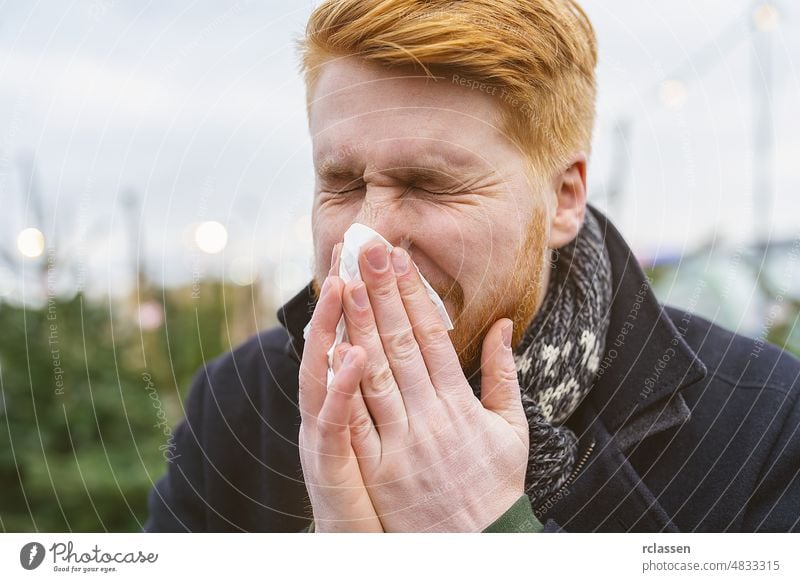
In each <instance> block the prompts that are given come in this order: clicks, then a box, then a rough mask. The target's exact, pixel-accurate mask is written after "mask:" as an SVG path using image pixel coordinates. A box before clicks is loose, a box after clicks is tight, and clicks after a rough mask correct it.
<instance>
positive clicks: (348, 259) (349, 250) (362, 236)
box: [303, 222, 453, 386]
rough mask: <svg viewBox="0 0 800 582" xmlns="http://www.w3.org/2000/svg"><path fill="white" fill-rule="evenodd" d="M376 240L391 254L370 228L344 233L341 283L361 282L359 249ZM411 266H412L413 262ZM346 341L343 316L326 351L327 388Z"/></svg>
mask: <svg viewBox="0 0 800 582" xmlns="http://www.w3.org/2000/svg"><path fill="white" fill-rule="evenodd" d="M376 240H379V241H380V242H382V243H383V244H384V245H386V248H387V250H388V251H389V252H390V253H391V252H392V249H393V248H394V247H393V246H392V245H391V244H389V242H388V241H387V240H386V239H385V238H383V237H382V236H381V235H380V234H378V233H377V232H376V231H374V230H372V229H371V228H370V227H368V226H366V225H364V224H359V223H358V222H356V223H354V224H353V225H352V226H350V228H348V229H347V232H345V233H344V244H343V245H342V249H341V252H340V254H339V277H340V278H341V279H342V281H344V282H345V283H348V282H350V281H361V280H362V279H361V272H360V270H359V268H358V256H359V254H360V252H361V249H362V248H363V247H364V246H365V245H367V244H368V243H371V242H373V241H376ZM412 264H414V263H413V261H412ZM414 267H415V268H416V269H417V272H418V273H419V267H417V266H416V265H414ZM420 279H421V280H422V283H423V284H424V285H425V288H426V289H427V290H428V296H429V297H430V298H431V301H433V304H434V306H435V307H436V310H437V311H438V312H439V316H440V317H441V318H442V322H444V324H445V327H446V328H447V329H448V330H450V329H453V322H452V321H450V316H449V315H448V314H447V310H446V309H445V307H444V303H443V302H442V300H441V298H440V297H439V295H438V294H437V293H436V291H434V290H433V287H431V286H430V284H429V283H428V281H426V280H425V277H423V276H422V273H420ZM310 328H311V322H309V323H308V325H306V327H305V329H304V330H303V337H304V338H307V337H308V330H309V329H310ZM346 341H348V339H347V330H346V329H345V322H344V316H342V318H341V319H340V320H339V324H338V325H337V326H336V339H335V340H334V342H333V345H332V346H331V349H330V350H328V386H330V383H331V380H333V352H334V350H335V349H336V346H338V345H339V344H340V343H342V342H346Z"/></svg>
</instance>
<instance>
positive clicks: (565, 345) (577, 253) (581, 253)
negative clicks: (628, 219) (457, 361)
mask: <svg viewBox="0 0 800 582" xmlns="http://www.w3.org/2000/svg"><path fill="white" fill-rule="evenodd" d="M552 258H553V263H552V266H553V270H552V271H551V275H550V281H549V283H548V287H547V294H546V296H545V298H544V301H543V304H542V306H541V308H540V309H539V311H538V312H537V313H536V315H535V316H534V318H533V320H532V321H531V323H530V325H529V326H528V328H527V329H526V330H525V333H524V335H523V337H522V340H521V341H520V343H519V345H518V346H517V347H516V348H515V350H514V358H515V360H516V363H517V375H518V377H519V383H520V389H521V392H522V404H523V407H524V409H525V415H526V416H527V418H528V425H529V426H530V453H529V458H528V469H527V473H526V478H525V493H526V494H527V495H528V496H529V497H530V499H531V503H532V504H533V507H534V508H536V507H538V506H539V505H541V504H542V503H543V502H545V501H546V500H547V499H548V498H549V497H551V496H552V495H553V494H554V493H555V492H556V491H558V490H559V489H560V488H561V487H562V486H563V485H564V483H565V482H566V481H567V479H568V478H569V477H570V475H571V473H572V471H573V469H574V466H575V462H576V456H577V449H578V439H577V437H576V436H575V433H574V432H573V431H572V430H570V429H569V428H568V427H567V426H565V425H564V424H563V423H564V421H566V420H567V418H569V416H570V415H571V414H572V413H573V412H574V411H575V409H576V408H577V407H578V405H579V404H580V403H581V401H582V400H583V398H584V397H585V396H586V395H587V394H588V393H589V391H590V390H591V388H592V385H593V383H594V379H595V373H596V372H597V369H598V366H599V363H600V358H601V357H602V354H603V353H604V348H605V339H606V332H607V329H608V315H609V310H610V307H611V291H612V279H611V262H610V259H609V257H608V252H607V250H606V247H605V242H604V237H603V232H602V229H601V227H600V225H599V224H598V222H597V220H596V219H595V218H594V216H593V215H592V213H591V212H589V211H587V212H586V218H585V220H584V224H583V227H582V228H581V230H580V231H579V233H578V236H577V237H576V238H575V240H573V241H572V242H571V243H569V244H568V245H566V246H564V247H562V248H561V249H558V250H557V251H553V257H552Z"/></svg>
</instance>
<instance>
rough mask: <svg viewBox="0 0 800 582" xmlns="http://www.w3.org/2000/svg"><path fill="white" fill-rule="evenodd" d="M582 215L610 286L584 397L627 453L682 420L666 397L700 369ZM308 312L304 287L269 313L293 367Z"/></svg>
mask: <svg viewBox="0 0 800 582" xmlns="http://www.w3.org/2000/svg"><path fill="white" fill-rule="evenodd" d="M587 211H588V212H592V213H593V214H594V216H595V217H596V218H597V220H598V222H599V224H600V227H601V229H602V232H603V233H604V239H605V241H606V248H607V249H608V254H609V257H610V259H611V271H612V281H613V287H614V289H613V295H612V296H613V301H612V307H611V313H610V314H609V327H608V335H607V337H606V350H605V354H604V357H603V359H602V360H601V363H600V369H599V371H598V377H597V380H596V382H595V385H594V387H593V388H592V391H591V392H590V396H589V397H590V399H591V400H592V402H593V404H594V408H595V409H596V410H597V411H598V414H599V416H600V418H601V420H602V421H603V424H604V425H605V427H606V428H607V430H608V431H609V432H610V433H611V434H615V435H616V436H617V437H618V440H619V442H620V447H621V448H622V449H627V448H629V447H631V446H633V445H634V444H635V443H636V442H638V441H640V440H641V439H642V438H644V437H645V436H649V435H652V434H655V433H656V432H660V431H662V430H666V429H668V428H670V427H672V426H675V425H676V424H679V423H681V422H684V421H685V420H687V419H688V416H689V411H688V409H687V408H686V405H685V403H684V402H683V399H682V398H670V397H671V396H673V395H675V393H676V391H678V390H680V389H682V388H684V387H686V386H689V385H691V384H694V383H695V382H698V381H699V380H702V379H703V378H704V377H705V375H706V367H705V366H704V365H703V363H702V362H701V361H700V360H699V358H698V357H697V354H695V352H694V351H693V350H692V349H691V348H690V347H689V345H688V344H687V343H686V341H685V340H684V339H683V337H682V335H681V334H680V332H679V331H678V329H677V328H676V326H675V324H674V323H673V322H672V320H671V319H670V317H669V316H668V315H667V313H666V311H665V310H664V308H663V306H662V305H661V304H660V303H659V301H658V299H657V298H656V296H655V294H654V293H653V291H652V289H651V287H650V283H649V281H648V279H647V277H646V276H645V274H644V272H643V271H642V269H641V267H640V266H639V263H638V262H637V260H636V257H635V256H634V254H633V251H632V250H631V248H630V247H629V246H628V244H627V243H626V242H625V240H624V239H623V237H622V235H621V234H620V233H619V231H617V229H616V228H615V227H614V225H613V224H611V222H610V221H609V220H608V218H607V217H606V216H605V215H604V214H603V213H602V212H600V211H599V210H597V209H595V208H594V207H593V206H591V205H588V207H587ZM315 305H316V298H315V297H314V294H313V291H312V287H311V283H309V284H308V285H306V287H304V288H303V289H302V290H301V291H300V292H299V293H298V294H297V295H295V296H294V297H293V298H292V299H290V300H289V301H288V302H287V303H286V304H284V305H283V306H281V308H280V309H279V310H278V312H277V317H278V320H279V321H280V323H281V325H283V327H284V328H286V330H287V331H288V333H289V340H288V342H287V344H286V350H287V354H288V355H289V357H291V358H292V359H293V360H294V361H296V362H299V361H300V358H301V356H302V353H303V345H304V340H303V328H304V327H305V326H306V324H307V323H308V322H309V320H310V319H311V314H312V313H313V311H314V306H315ZM664 402H666V403H667V404H666V405H664V404H663V403H664Z"/></svg>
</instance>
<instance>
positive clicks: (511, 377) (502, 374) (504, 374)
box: [497, 366, 519, 385]
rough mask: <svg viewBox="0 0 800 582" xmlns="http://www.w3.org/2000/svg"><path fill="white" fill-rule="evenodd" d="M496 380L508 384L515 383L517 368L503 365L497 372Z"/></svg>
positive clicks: (516, 380)
mask: <svg viewBox="0 0 800 582" xmlns="http://www.w3.org/2000/svg"><path fill="white" fill-rule="evenodd" d="M497 376H498V378H497V379H498V381H499V382H502V383H503V384H505V385H509V384H517V383H518V382H519V379H518V378H517V369H516V368H512V367H510V366H503V367H502V368H500V370H499V371H498V372H497Z"/></svg>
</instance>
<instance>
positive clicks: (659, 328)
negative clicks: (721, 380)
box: [588, 206, 707, 448]
mask: <svg viewBox="0 0 800 582" xmlns="http://www.w3.org/2000/svg"><path fill="white" fill-rule="evenodd" d="M588 211H589V212H592V213H594V215H595V217H596V218H597V220H598V222H599V223H600V227H601V229H602V231H603V232H604V239H605V241H606V248H607V249H608V254H609V257H610V259H611V272H612V280H613V287H614V289H613V295H612V296H613V301H612V306H611V313H610V314H609V326H608V334H607V336H606V347H605V354H604V357H603V359H602V360H601V362H600V369H599V370H598V376H597V380H596V381H595V385H594V387H593V388H592V391H591V393H590V398H591V399H592V401H593V403H594V405H595V408H596V409H597V410H598V413H599V415H600V417H601V419H602V421H603V424H604V425H605V426H606V428H607V429H608V430H609V432H610V433H612V434H617V436H618V437H619V439H620V440H621V441H623V442H621V443H620V444H621V445H623V446H622V448H628V447H629V446H630V445H632V444H634V443H635V442H637V441H638V440H641V438H644V436H648V435H652V434H654V433H655V432H660V431H662V430H666V429H667V428H670V427H672V426H675V425H676V424H679V423H681V422H684V421H685V420H687V419H688V416H689V411H688V408H687V407H686V405H685V403H684V402H683V398H682V397H680V395H679V393H678V391H680V390H681V389H683V388H685V387H687V386H689V385H691V384H694V383H695V382H698V381H700V380H702V379H703V378H704V377H705V376H706V373H707V370H706V366H705V365H704V364H703V362H701V361H700V359H699V358H698V356H697V354H696V353H695V352H694V350H692V348H691V347H689V344H687V343H686V341H685V340H684V339H683V336H682V335H681V333H680V332H679V331H678V329H677V327H676V326H675V324H674V323H673V321H672V319H671V318H670V317H669V315H668V314H667V312H666V310H665V309H664V307H663V306H662V305H661V303H659V301H658V299H657V298H656V296H655V294H654V293H653V290H652V288H651V286H650V281H649V280H648V278H647V277H646V276H645V274H644V272H643V271H642V269H641V267H640V266H639V263H638V261H637V260H636V257H635V256H634V254H633V251H632V250H631V248H630V247H629V246H628V244H627V243H626V242H625V240H624V239H623V238H622V235H621V234H620V233H619V231H617V229H616V228H615V227H614V225H613V224H611V222H610V221H609V220H608V218H607V217H606V216H605V215H604V214H603V213H601V212H600V211H598V210H597V209H595V208H593V207H591V206H589V209H588ZM665 411H666V412H665ZM654 412H657V413H658V414H657V415H655V416H654V415H653V413H654ZM643 416H644V420H643V419H642V417H643Z"/></svg>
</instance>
